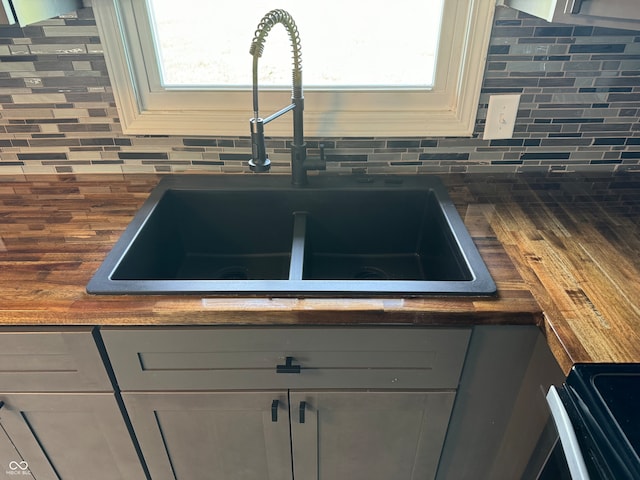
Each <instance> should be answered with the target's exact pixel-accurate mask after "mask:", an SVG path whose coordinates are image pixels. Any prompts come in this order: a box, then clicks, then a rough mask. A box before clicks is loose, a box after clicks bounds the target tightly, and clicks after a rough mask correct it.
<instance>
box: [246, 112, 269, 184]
mask: <svg viewBox="0 0 640 480" xmlns="http://www.w3.org/2000/svg"><path fill="white" fill-rule="evenodd" d="M249 125H250V127H251V160H249V168H250V169H251V171H252V172H256V173H262V172H268V171H269V169H270V168H271V160H269V157H268V156H267V148H266V146H265V144H264V120H262V118H255V117H254V118H252V119H251V120H249Z"/></svg>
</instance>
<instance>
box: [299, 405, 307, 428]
mask: <svg viewBox="0 0 640 480" xmlns="http://www.w3.org/2000/svg"><path fill="white" fill-rule="evenodd" d="M306 409H307V402H300V423H304V413H305V410H306Z"/></svg>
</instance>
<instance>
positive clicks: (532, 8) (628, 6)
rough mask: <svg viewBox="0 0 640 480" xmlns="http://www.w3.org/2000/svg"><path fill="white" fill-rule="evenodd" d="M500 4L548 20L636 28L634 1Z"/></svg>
mask: <svg viewBox="0 0 640 480" xmlns="http://www.w3.org/2000/svg"><path fill="white" fill-rule="evenodd" d="M502 4H503V5H505V6H507V7H511V8H514V9H516V10H519V11H521V12H525V13H528V14H529V15H533V16H535V17H539V18H543V19H545V20H546V21H548V22H559V23H566V24H572V25H574V24H575V25H595V26H601V27H610V28H623V29H631V30H637V29H639V28H640V9H638V2H637V0H502Z"/></svg>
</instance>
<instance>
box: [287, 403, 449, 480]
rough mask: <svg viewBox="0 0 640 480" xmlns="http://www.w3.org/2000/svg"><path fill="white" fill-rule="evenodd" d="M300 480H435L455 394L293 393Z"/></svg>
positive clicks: (296, 465) (296, 469) (293, 431)
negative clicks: (429, 479)
mask: <svg viewBox="0 0 640 480" xmlns="http://www.w3.org/2000/svg"><path fill="white" fill-rule="evenodd" d="M290 398H291V439H292V442H291V445H292V451H293V452H292V453H293V471H294V477H295V478H296V479H305V480H425V479H428V478H434V476H435V472H436V467H437V465H438V460H439V459H440V452H441V449H442V443H443V442H444V437H445V434H446V431H447V425H448V423H449V415H450V413H451V407H452V406H453V400H454V398H455V392H453V391H436V392H427V391H408V392H407V391H366V392H363V391H358V392H345V391H340V392H332V391H329V392H326V391H322V392H299V391H292V392H291V393H290Z"/></svg>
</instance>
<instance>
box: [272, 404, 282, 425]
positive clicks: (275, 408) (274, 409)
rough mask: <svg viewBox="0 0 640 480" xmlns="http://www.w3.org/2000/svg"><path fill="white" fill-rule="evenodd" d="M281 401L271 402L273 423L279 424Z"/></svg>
mask: <svg viewBox="0 0 640 480" xmlns="http://www.w3.org/2000/svg"><path fill="white" fill-rule="evenodd" d="M279 403H280V401H279V400H274V401H273V402H271V421H272V422H277V421H278V405H279Z"/></svg>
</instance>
